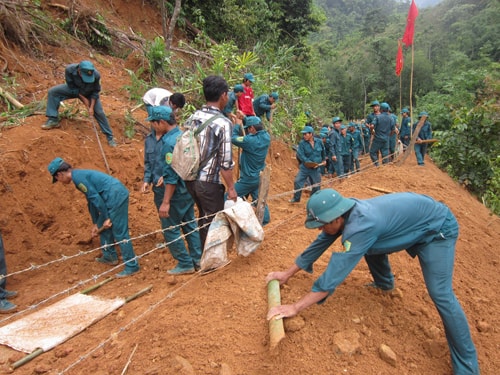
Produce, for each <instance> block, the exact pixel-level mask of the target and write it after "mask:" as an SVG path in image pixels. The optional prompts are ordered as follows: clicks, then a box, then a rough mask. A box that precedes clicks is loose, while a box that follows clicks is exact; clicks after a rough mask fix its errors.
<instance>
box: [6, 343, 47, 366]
mask: <svg viewBox="0 0 500 375" xmlns="http://www.w3.org/2000/svg"><path fill="white" fill-rule="evenodd" d="M42 353H43V349H42V348H37V349H35V350H33V351H32V352H31V353H30V354H28V355H27V356H25V357H24V358H21V359H20V360H19V361H17V362H14V363H13V364H12V365H11V366H10V367H12V369H13V370H15V369H16V368H18V367H21V366H22V365H24V364H26V363H28V362H29V361H31V360H32V359H33V358H36V357H38V356H39V355H40V354H42Z"/></svg>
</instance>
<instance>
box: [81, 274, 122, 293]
mask: <svg viewBox="0 0 500 375" xmlns="http://www.w3.org/2000/svg"><path fill="white" fill-rule="evenodd" d="M114 279H115V278H114V277H108V278H107V279H105V280H103V281H101V282H100V283H97V284H95V285H92V286H91V287H89V288H87V289H84V290H82V291H81V292H80V293H81V294H89V293H90V292H93V291H94V290H96V289H98V288H100V287H101V286H103V285H104V284H107V283H109V282H110V281H113V280H114Z"/></svg>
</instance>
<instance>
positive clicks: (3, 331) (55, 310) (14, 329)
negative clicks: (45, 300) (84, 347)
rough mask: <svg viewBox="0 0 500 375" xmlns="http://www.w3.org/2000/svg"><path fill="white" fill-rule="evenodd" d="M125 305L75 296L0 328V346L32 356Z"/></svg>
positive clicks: (113, 301) (121, 300)
mask: <svg viewBox="0 0 500 375" xmlns="http://www.w3.org/2000/svg"><path fill="white" fill-rule="evenodd" d="M124 303H125V299H123V298H115V299H112V300H108V299H102V298H99V297H93V296H88V295H86V294H81V293H78V294H74V295H72V296H69V297H66V298H65V299H63V300H61V301H59V302H56V303H54V304H53V305H51V306H47V307H45V308H43V309H41V310H38V311H36V312H34V313H32V314H29V315H27V316H25V317H23V318H21V319H19V320H16V321H15V322H12V323H10V324H8V325H6V326H3V327H1V328H0V344H3V345H7V346H10V347H11V348H13V349H16V350H19V351H22V352H25V353H31V352H33V351H34V350H35V349H38V348H41V349H43V351H44V352H46V351H48V350H50V349H52V348H54V347H56V346H57V345H59V344H61V343H63V342H65V341H66V340H68V339H70V338H71V337H73V336H75V335H76V334H78V333H80V332H81V331H83V330H84V329H85V328H87V327H89V326H90V325H92V324H93V323H95V322H97V321H98V320H100V319H102V318H104V317H105V316H106V315H108V314H109V313H111V312H112V311H114V310H116V309H117V308H119V307H120V306H122V305H123V304H124Z"/></svg>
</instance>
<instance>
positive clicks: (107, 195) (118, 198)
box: [48, 158, 139, 277]
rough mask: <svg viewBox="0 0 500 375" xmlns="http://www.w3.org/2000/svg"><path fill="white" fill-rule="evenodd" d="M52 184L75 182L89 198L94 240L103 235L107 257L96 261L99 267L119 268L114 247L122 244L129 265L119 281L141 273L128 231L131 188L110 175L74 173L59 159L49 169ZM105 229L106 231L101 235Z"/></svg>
mask: <svg viewBox="0 0 500 375" xmlns="http://www.w3.org/2000/svg"><path fill="white" fill-rule="evenodd" d="M48 170H49V173H50V175H51V176H52V182H53V183H55V182H57V181H59V182H61V183H63V184H65V185H67V184H70V183H71V182H73V183H74V184H75V186H76V188H77V189H78V190H80V191H81V192H82V193H83V194H84V195H85V198H87V202H88V208H89V212H90V216H91V218H92V223H94V226H93V228H92V233H91V234H92V237H96V236H97V235H100V240H101V246H103V250H102V252H103V256H102V257H100V258H96V259H95V260H96V261H97V262H99V263H104V264H109V265H112V266H114V265H117V264H118V255H117V253H116V249H115V248H114V246H111V247H106V245H111V244H113V243H114V242H115V241H116V242H121V243H120V245H119V246H120V249H121V253H122V257H123V261H124V262H125V269H124V270H123V271H122V272H120V273H118V274H117V275H116V277H125V276H129V275H132V274H134V273H136V272H138V271H139V263H138V262H137V259H136V256H135V254H134V248H133V247H132V241H130V235H129V231H128V201H129V193H128V190H127V188H126V187H125V186H124V185H123V184H122V183H121V182H120V181H119V180H117V179H116V178H114V177H111V176H110V175H108V174H105V173H102V172H99V171H94V170H85V169H73V168H72V167H71V165H69V164H68V163H66V162H65V161H64V160H63V159H61V158H55V159H54V160H52V161H51V162H50V164H49V166H48ZM101 229H104V230H102V231H101Z"/></svg>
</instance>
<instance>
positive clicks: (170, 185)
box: [147, 106, 202, 275]
mask: <svg viewBox="0 0 500 375" xmlns="http://www.w3.org/2000/svg"><path fill="white" fill-rule="evenodd" d="M147 121H151V123H152V124H153V128H154V130H155V132H156V134H157V135H161V138H160V139H161V143H162V147H161V151H160V154H159V159H160V160H161V161H162V162H161V164H162V172H161V173H162V176H161V178H159V181H161V183H160V184H159V186H158V184H157V185H156V186H155V187H154V188H153V189H155V190H154V191H155V204H156V207H157V209H158V214H159V216H160V221H161V227H162V229H163V236H164V238H165V241H166V242H167V245H168V249H169V250H170V253H171V254H172V257H173V258H174V259H175V260H176V261H177V265H176V266H175V267H174V268H173V269H171V270H168V271H167V273H168V274H170V275H183V274H190V273H193V272H195V271H196V270H198V269H199V268H200V259H201V253H202V249H201V241H200V233H199V232H198V230H197V229H198V225H197V224H196V220H195V216H194V201H193V198H192V197H191V194H189V192H188V190H187V188H186V184H185V183H184V181H183V180H182V179H181V178H180V177H179V176H178V175H177V173H175V171H174V170H173V169H172V167H171V166H170V164H171V163H172V152H173V151H174V147H175V144H176V142H177V137H179V136H180V135H181V131H180V129H179V128H178V127H177V123H176V121H175V116H174V114H173V112H172V109H171V108H169V107H166V106H158V107H154V108H153V109H152V111H151V115H150V116H149V117H148V118H147ZM181 230H182V233H183V234H184V236H185V238H186V242H187V244H188V248H189V252H188V251H187V249H186V245H185V244H184V241H183V238H182V235H181Z"/></svg>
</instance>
